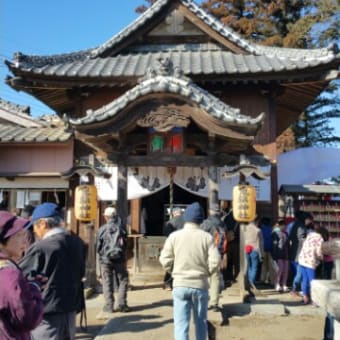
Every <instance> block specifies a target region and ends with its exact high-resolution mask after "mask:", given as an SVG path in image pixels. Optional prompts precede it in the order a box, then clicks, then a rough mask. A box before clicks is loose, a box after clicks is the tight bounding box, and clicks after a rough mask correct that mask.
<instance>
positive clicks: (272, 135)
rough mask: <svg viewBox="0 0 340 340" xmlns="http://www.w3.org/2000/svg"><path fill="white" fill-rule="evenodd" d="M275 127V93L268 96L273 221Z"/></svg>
mask: <svg viewBox="0 0 340 340" xmlns="http://www.w3.org/2000/svg"><path fill="white" fill-rule="evenodd" d="M276 125H277V105H276V93H275V91H273V92H271V93H270V95H269V134H270V135H269V138H270V142H271V144H270V159H271V161H272V167H271V174H270V179H271V197H270V198H271V203H272V217H273V220H274V221H275V220H276V219H277V216H278V203H279V202H278V187H277V180H278V178H277V165H276V161H277V146H276V131H277V128H276Z"/></svg>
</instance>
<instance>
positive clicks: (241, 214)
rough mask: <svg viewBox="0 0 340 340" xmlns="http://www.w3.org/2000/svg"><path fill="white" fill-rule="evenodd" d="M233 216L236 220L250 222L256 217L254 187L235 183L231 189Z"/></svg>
mask: <svg viewBox="0 0 340 340" xmlns="http://www.w3.org/2000/svg"><path fill="white" fill-rule="evenodd" d="M233 216H234V219H235V220H236V221H237V222H251V221H254V220H255V217H256V189H255V187H253V186H251V185H236V186H235V187H234V189H233Z"/></svg>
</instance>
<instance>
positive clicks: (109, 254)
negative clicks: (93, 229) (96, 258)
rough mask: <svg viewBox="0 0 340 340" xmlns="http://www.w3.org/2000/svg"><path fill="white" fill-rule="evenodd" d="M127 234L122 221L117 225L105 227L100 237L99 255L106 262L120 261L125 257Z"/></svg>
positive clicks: (110, 224)
mask: <svg viewBox="0 0 340 340" xmlns="http://www.w3.org/2000/svg"><path fill="white" fill-rule="evenodd" d="M125 249H126V234H125V232H124V230H123V229H122V226H121V220H120V219H119V220H118V221H117V223H108V224H106V225H105V226H104V227H103V232H102V233H101V234H100V236H99V246H98V253H99V255H100V257H101V258H103V259H105V260H110V261H111V260H119V259H122V258H123V257H124V256H125Z"/></svg>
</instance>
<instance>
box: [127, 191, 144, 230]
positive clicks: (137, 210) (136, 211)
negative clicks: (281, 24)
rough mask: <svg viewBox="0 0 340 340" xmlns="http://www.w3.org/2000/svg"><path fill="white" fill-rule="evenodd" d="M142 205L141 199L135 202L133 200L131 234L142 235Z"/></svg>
mask: <svg viewBox="0 0 340 340" xmlns="http://www.w3.org/2000/svg"><path fill="white" fill-rule="evenodd" d="M141 205H142V200H141V199H139V198H136V199H134V200H131V205H130V214H131V232H132V233H135V234H140V232H141V230H140V228H141V226H140V220H141Z"/></svg>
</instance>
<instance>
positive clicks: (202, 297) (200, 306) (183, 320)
mask: <svg viewBox="0 0 340 340" xmlns="http://www.w3.org/2000/svg"><path fill="white" fill-rule="evenodd" d="M172 296H173V300H174V326H175V331H174V335H175V340H189V325H190V314H191V309H192V310H193V315H194V324H195V335H196V337H195V339H196V340H206V339H207V335H208V327H207V313H208V300H209V294H208V290H206V289H198V288H189V287H175V288H174V289H173V291H172Z"/></svg>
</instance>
